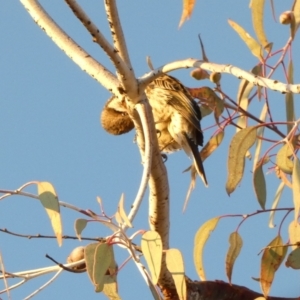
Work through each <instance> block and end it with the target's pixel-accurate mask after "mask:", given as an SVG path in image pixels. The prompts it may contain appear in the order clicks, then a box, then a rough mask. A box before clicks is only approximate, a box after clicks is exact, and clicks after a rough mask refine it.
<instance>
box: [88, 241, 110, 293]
mask: <svg viewBox="0 0 300 300" xmlns="http://www.w3.org/2000/svg"><path fill="white" fill-rule="evenodd" d="M84 258H85V262H86V268H87V273H88V275H89V277H90V280H91V281H92V283H93V284H94V285H95V291H96V292H97V293H98V292H101V291H102V290H103V287H104V275H105V274H106V273H107V270H108V269H109V267H110V266H111V264H112V262H113V261H114V254H113V247H112V246H110V245H108V244H106V243H93V244H89V245H87V246H86V248H85V251H84Z"/></svg>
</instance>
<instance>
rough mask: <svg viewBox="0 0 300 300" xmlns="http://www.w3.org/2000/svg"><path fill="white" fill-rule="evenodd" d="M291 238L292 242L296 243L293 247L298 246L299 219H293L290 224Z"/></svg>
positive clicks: (299, 235)
mask: <svg viewBox="0 0 300 300" xmlns="http://www.w3.org/2000/svg"><path fill="white" fill-rule="evenodd" d="M289 238H290V244H294V245H293V246H292V248H293V249H296V248H297V245H296V244H297V243H299V242H300V224H299V222H298V221H296V222H295V220H293V221H292V222H291V223H290V225H289Z"/></svg>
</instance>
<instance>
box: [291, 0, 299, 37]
mask: <svg viewBox="0 0 300 300" xmlns="http://www.w3.org/2000/svg"><path fill="white" fill-rule="evenodd" d="M292 11H293V13H294V22H292V24H291V37H292V39H294V37H295V34H296V31H297V30H298V28H299V25H300V0H295V1H294V5H293V9H292Z"/></svg>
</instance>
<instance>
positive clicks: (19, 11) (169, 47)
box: [0, 0, 300, 300]
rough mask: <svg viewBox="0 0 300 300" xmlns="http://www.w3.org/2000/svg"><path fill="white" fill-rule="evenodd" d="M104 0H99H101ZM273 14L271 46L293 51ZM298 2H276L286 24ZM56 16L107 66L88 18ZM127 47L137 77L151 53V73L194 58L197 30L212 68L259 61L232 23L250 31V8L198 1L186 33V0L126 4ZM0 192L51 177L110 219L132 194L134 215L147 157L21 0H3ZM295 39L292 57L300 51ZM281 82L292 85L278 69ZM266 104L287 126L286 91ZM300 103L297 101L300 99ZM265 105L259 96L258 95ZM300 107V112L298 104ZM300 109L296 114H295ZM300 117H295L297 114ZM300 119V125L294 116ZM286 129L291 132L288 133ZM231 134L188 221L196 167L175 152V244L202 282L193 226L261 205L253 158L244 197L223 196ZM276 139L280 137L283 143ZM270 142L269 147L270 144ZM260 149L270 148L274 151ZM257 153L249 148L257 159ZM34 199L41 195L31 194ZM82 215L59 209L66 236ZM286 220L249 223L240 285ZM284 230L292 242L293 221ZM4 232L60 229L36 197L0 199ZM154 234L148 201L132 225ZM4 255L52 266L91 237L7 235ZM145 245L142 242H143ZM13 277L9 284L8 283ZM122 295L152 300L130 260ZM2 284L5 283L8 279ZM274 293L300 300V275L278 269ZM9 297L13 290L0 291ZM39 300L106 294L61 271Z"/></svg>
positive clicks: (209, 271) (97, 232) (223, 242)
mask: <svg viewBox="0 0 300 300" xmlns="http://www.w3.org/2000/svg"><path fill="white" fill-rule="evenodd" d="M79 2H80V3H82V5H83V7H84V8H85V9H86V11H87V13H88V14H89V15H90V17H91V18H92V19H93V20H94V22H95V23H96V24H97V25H98V26H99V28H100V29H101V30H103V32H104V34H106V35H107V36H109V31H108V26H107V22H106V18H105V13H104V10H103V7H102V2H101V1H100V2H99V1H79ZM96 2H97V3H96ZM266 2H267V8H266V15H267V16H266V21H265V25H266V32H267V35H268V39H269V41H271V42H274V49H280V48H281V47H282V46H284V45H285V43H286V41H287V39H288V36H289V27H288V26H283V25H281V24H279V23H278V22H277V23H275V21H274V20H273V19H272V16H271V9H270V5H269V1H266ZM292 2H293V1H287V0H285V1H275V13H276V16H277V18H278V16H279V14H280V13H281V12H282V11H285V10H288V9H290V8H291V5H292ZM41 3H42V4H43V5H44V6H45V8H46V9H47V10H48V12H49V13H50V14H51V16H52V17H53V18H54V19H55V20H56V21H57V22H58V24H59V25H60V26H61V27H62V28H63V29H64V30H65V31H67V32H68V33H69V34H70V36H71V37H72V38H73V39H75V40H76V41H77V42H78V43H79V44H80V45H81V46H83V47H84V48H85V49H86V50H87V51H88V52H89V53H90V54H91V55H93V56H94V57H96V58H97V59H98V60H99V61H101V62H102V63H104V64H105V65H106V66H107V67H108V68H110V69H111V70H113V69H112V67H111V65H110V62H109V61H108V59H107V58H106V57H105V55H104V54H103V53H102V51H101V49H100V48H99V47H98V46H97V45H96V44H94V43H93V42H92V39H91V37H90V36H89V34H88V33H87V32H86V30H85V29H84V28H83V26H82V25H81V23H80V22H79V21H78V20H77V19H76V18H75V17H74V16H73V15H72V12H71V11H70V10H69V8H68V7H67V5H66V4H65V3H64V1H41ZM118 3H120V16H121V21H122V24H123V25H124V32H125V36H126V38H127V45H128V48H129V52H130V55H131V59H132V63H133V67H134V69H135V72H136V74H137V76H142V75H143V74H144V73H146V72H147V71H149V68H148V66H147V64H146V56H148V55H149V56H151V59H152V63H153V64H154V66H155V67H158V66H161V65H163V64H164V63H167V62H171V61H174V60H178V59H184V58H188V57H193V58H200V47H199V41H198V37H197V36H198V34H201V37H202V39H203V42H204V45H205V48H206V53H207V56H208V58H209V59H210V61H212V62H216V63H224V64H233V65H235V66H238V67H240V68H242V69H245V70H249V69H251V68H252V67H253V66H254V65H255V64H256V59H255V58H254V57H253V56H252V55H251V53H250V52H249V51H248V49H247V48H246V46H245V45H244V43H243V42H242V41H241V39H240V38H239V37H238V36H237V34H236V33H235V32H234V31H233V30H232V29H231V28H230V26H229V25H228V23H227V19H229V18H230V19H233V20H234V21H236V22H238V23H239V24H240V25H242V26H243V27H244V28H245V29H247V30H248V32H249V33H250V34H251V35H253V36H254V33H253V29H252V24H251V15H250V10H249V8H248V4H249V3H248V1H234V0H227V1H217V0H214V1H198V2H197V5H196V8H195V11H194V13H193V15H192V18H191V20H190V21H188V22H187V23H185V24H184V25H183V27H182V28H181V29H180V30H178V23H179V19H180V15H181V1H171V0H165V1H158V0H152V1H118ZM0 26H1V30H0V40H1V48H0V49H1V50H0V51H1V55H0V78H1V80H0V99H1V118H0V128H1V130H0V137H1V141H2V146H1V151H0V153H1V155H0V166H1V172H0V188H1V189H12V190H14V189H16V188H18V187H19V186H21V185H22V184H24V183H26V182H28V181H32V180H39V181H50V182H51V183H52V184H53V185H54V186H55V188H56V191H57V193H58V196H59V199H60V200H62V201H65V202H69V203H71V204H74V205H76V206H78V207H81V208H83V209H88V208H89V209H92V210H93V211H96V212H97V211H98V210H99V208H98V204H97V202H96V196H100V197H101V198H102V200H103V201H104V207H105V209H106V212H107V214H108V215H111V214H113V213H114V212H115V211H116V208H117V204H118V201H119V198H120V195H121V193H125V201H126V209H127V211H129V208H130V204H131V203H132V201H133V199H134V197H135V195H136V192H137V189H138V186H139V182H140V176H141V174H142V166H141V158H140V156H139V152H138V149H137V146H136V145H135V144H134V142H133V140H134V132H131V133H129V134H127V135H124V136H120V137H115V136H110V135H108V134H107V133H106V132H105V131H104V130H103V129H102V128H101V126H100V122H99V115H100V112H101V110H102V107H103V105H104V103H105V101H106V100H107V99H108V98H109V93H108V92H107V91H106V90H105V89H104V88H103V87H102V86H100V85H99V84H98V83H97V82H96V81H95V80H93V79H92V78H90V77H89V76H88V75H87V74H86V73H84V72H82V71H81V70H80V69H79V68H78V66H77V65H75V64H74V63H73V62H72V61H71V60H70V59H69V58H68V57H67V56H66V55H65V54H64V53H63V52H62V51H61V50H59V49H58V48H57V46H56V45H54V44H53V43H52V41H51V40H50V39H49V38H48V37H47V36H46V35H45V33H44V32H43V31H42V30H41V29H40V28H39V27H38V26H36V24H35V23H34V22H33V21H32V19H31V18H30V16H29V14H28V13H27V12H26V10H25V9H24V8H23V6H22V5H21V4H20V2H19V1H2V2H1V4H0ZM299 48H300V45H299V37H297V38H296V41H295V43H294V50H293V53H294V54H297V53H299V51H300V49H299ZM294 58H295V61H294V64H295V65H294V67H295V82H299V67H300V65H299V60H298V61H297V59H298V57H297V55H294ZM189 72H190V71H189V70H182V71H177V72H173V73H172V74H173V75H174V76H176V77H178V78H180V80H181V81H182V82H183V83H184V84H185V85H186V86H189V87H199V86H202V85H208V86H211V87H212V84H211V83H210V82H208V81H206V82H198V81H195V80H194V79H192V78H191V77H190V76H189ZM274 78H276V79H279V80H284V78H283V77H282V75H281V74H280V72H277V73H276V74H275V76H274ZM238 84H239V80H238V79H235V78H232V77H231V76H229V75H224V76H223V82H222V86H223V89H224V91H225V92H226V93H227V94H228V95H230V96H231V97H232V98H235V97H236V94H237V88H238ZM269 99H270V101H271V102H273V101H274V102H276V106H275V105H273V103H272V107H273V108H274V111H273V114H274V116H281V119H280V120H284V118H285V114H284V113H283V114H282V115H280V112H284V107H285V106H284V96H282V95H281V94H279V93H275V92H270V93H269ZM297 100H298V96H295V101H297ZM255 101H256V102H257V100H255ZM296 107H297V105H296ZM254 108H257V109H256V110H255V109H254V110H253V112H254V113H256V114H259V113H260V109H261V104H259V103H258V104H257V103H255V105H254ZM298 111H299V110H298ZM296 112H297V110H296ZM297 117H298V116H297V113H296V118H297ZM212 124H214V119H213V116H209V117H206V118H205V119H204V120H203V121H202V128H203V129H204V136H205V140H206V141H207V140H208V139H209V138H210V136H211V135H212V134H213V132H214V130H215V128H214V129H207V128H208V127H209V126H210V125H212ZM284 131H285V128H284ZM232 133H233V129H230V128H227V129H226V132H225V137H226V138H225V140H224V143H223V145H222V146H221V147H220V148H219V149H218V150H217V151H216V152H215V153H214V154H213V155H212V156H211V157H209V159H207V161H205V169H206V174H207V178H208V181H209V188H205V187H204V186H203V184H202V182H200V180H199V179H198V180H197V188H196V190H195V191H194V192H193V194H192V197H191V199H190V202H189V205H188V207H187V210H186V212H185V213H184V214H182V206H183V203H184V199H185V195H186V191H187V188H188V185H189V180H190V177H189V174H188V173H184V174H183V173H182V171H183V170H184V169H186V168H187V167H188V166H189V164H190V161H189V159H188V158H187V157H186V155H185V154H184V153H182V152H177V153H175V154H172V155H170V156H169V158H168V161H167V162H166V165H167V169H168V173H169V181H170V188H171V219H170V222H171V238H170V245H171V247H173V248H179V249H180V250H181V251H182V253H183V255H184V259H185V266H186V274H187V275H188V276H189V277H190V278H192V279H194V280H198V277H197V274H196V271H195V268H194V265H193V259H192V257H193V251H192V249H193V243H194V240H193V239H194V234H195V232H196V230H197V229H198V228H199V227H200V226H201V224H203V223H204V222H205V221H207V220H208V219H210V218H212V217H215V216H219V215H226V214H233V213H243V214H248V213H252V212H254V211H256V210H257V209H260V207H259V205H258V203H257V201H256V198H255V195H254V192H253V187H252V176H251V171H252V162H246V168H245V177H244V179H243V180H242V182H241V184H240V186H239V187H238V188H237V190H236V191H235V192H234V193H233V194H232V195H231V196H230V197H228V196H227V194H226V191H225V182H226V169H227V166H226V160H227V155H228V143H229V141H230V137H231V136H232ZM275 138H276V139H277V138H278V137H275ZM269 146H270V145H266V147H269ZM266 147H265V148H264V149H267V148H266ZM252 153H253V152H252ZM267 171H268V170H267V168H265V172H266V173H268V175H266V178H267V184H268V186H267V188H268V190H267V192H268V195H267V208H270V207H271V205H272V201H273V197H274V194H275V191H276V189H277V186H278V184H279V180H278V179H275V178H274V175H273V174H272V173H270V172H267ZM28 191H30V192H34V193H35V192H36V191H35V188H30V189H28ZM291 205H292V197H291V193H290V192H284V194H283V199H282V203H281V206H282V207H288V206H291ZM79 217H81V216H80V215H79V214H76V213H75V212H72V211H71V212H70V211H68V210H66V209H64V208H62V218H63V226H64V234H66V235H74V229H73V224H74V221H75V219H76V218H79ZM282 217H283V214H280V213H278V214H277V216H276V218H275V223H276V224H277V227H276V228H275V229H269V228H268V214H267V213H266V214H260V215H258V216H255V217H253V218H250V219H249V220H248V221H247V222H246V223H244V225H243V226H242V228H241V229H240V234H241V235H242V237H243V240H244V247H243V249H242V252H241V255H240V257H239V258H238V259H237V262H236V265H235V269H234V272H233V277H232V280H233V283H235V284H239V285H244V286H247V287H249V288H251V289H253V290H256V291H260V287H259V283H258V282H256V281H254V280H253V279H251V277H256V278H257V277H259V266H260V256H258V255H257V254H258V253H259V252H260V250H261V249H262V248H263V247H264V246H266V245H267V244H268V243H269V242H270V241H271V240H272V239H273V238H274V237H275V236H276V234H277V232H278V225H279V224H280V221H281V219H282ZM289 220H290V218H289V219H288V221H286V222H285V223H284V225H283V230H282V232H283V233H284V236H283V238H284V241H287V235H286V232H287V225H288V224H289V222H290V221H289ZM238 222H239V219H236V218H227V219H222V220H221V221H220V223H219V225H218V227H217V228H216V230H215V231H214V232H213V234H212V236H211V238H210V240H209V241H208V243H207V246H206V248H205V269H206V275H207V279H208V280H215V279H218V280H224V281H226V280H227V279H226V275H225V263H224V259H225V256H226V251H227V248H228V237H229V234H230V233H231V232H233V231H234V230H235V229H236V226H237V224H238ZM0 228H7V229H9V230H11V231H14V232H18V233H22V234H38V233H39V234H52V230H51V227H50V223H49V220H48V218H47V216H46V213H45V212H44V210H43V208H42V206H41V205H40V204H39V203H38V202H37V201H36V200H34V199H29V198H24V197H10V198H7V199H5V200H4V201H2V202H1V203H0ZM139 229H148V218H147V198H145V200H144V202H143V205H142V207H141V209H140V211H139V215H138V217H137V219H136V220H135V222H134V228H133V229H132V230H131V231H130V232H129V233H130V234H132V233H133V232H135V231H136V230H139ZM109 233H110V232H109V231H108V230H107V229H106V228H104V227H103V226H101V225H100V224H99V225H98V224H96V223H93V224H89V226H88V228H87V229H86V230H85V231H84V236H87V237H102V236H106V235H108V234H109ZM0 235H1V239H0V241H1V242H0V251H1V255H2V259H3V263H4V265H5V268H6V270H7V271H9V272H16V271H21V270H27V269H33V268H41V267H46V266H49V265H51V264H52V263H51V262H50V261H49V260H47V259H46V258H45V254H46V253H47V254H49V255H50V256H52V257H54V258H55V259H57V260H58V261H60V262H64V261H65V259H66V257H67V256H68V254H69V252H70V251H71V250H72V249H73V248H74V247H76V246H77V245H85V244H87V242H78V241H69V240H66V241H64V243H63V246H62V247H61V248H59V247H58V246H57V243H56V241H55V240H53V239H31V240H28V239H22V238H17V237H14V236H11V235H7V234H4V233H1V234H0ZM136 242H137V243H138V242H139V238H138V239H137V240H136ZM127 255H128V254H127V252H126V251H124V249H121V250H120V249H116V258H117V261H118V263H119V264H122V262H123V261H124V260H125V259H126V258H127ZM49 278H50V277H49V276H46V277H40V278H37V279H35V280H31V281H30V282H28V283H27V284H26V285H23V286H22V287H20V288H19V289H17V290H14V291H12V292H11V297H12V299H22V298H24V297H25V296H27V295H28V294H30V293H31V292H32V291H34V290H35V289H36V288H38V287H39V286H41V285H42V284H43V283H44V282H46V281H47V280H48V279H49ZM12 282H13V281H9V283H10V284H11V283H12ZM118 282H119V291H120V295H121V297H122V298H123V299H151V294H150V292H149V291H148V288H147V286H146V284H145V282H144V281H143V279H142V278H141V276H140V274H139V272H138V270H137V269H136V267H135V265H134V264H133V263H132V262H129V263H128V264H127V265H126V266H125V267H124V269H123V270H122V271H121V272H120V274H119V276H118ZM2 288H3V284H2ZM271 294H272V295H276V296H284V297H296V296H299V295H300V284H299V272H296V271H293V270H291V269H287V268H286V267H284V266H282V267H281V269H280V270H279V272H278V274H276V278H275V281H274V284H273V287H272V290H271ZM1 298H2V299H7V295H3V296H2V295H1ZM37 299H42V300H44V299H105V297H104V296H103V295H98V294H95V293H94V288H93V286H92V284H91V283H90V282H89V280H88V278H87V275H86V274H81V275H75V274H70V273H67V272H64V273H63V274H62V275H61V276H60V277H59V278H58V280H56V281H55V282H54V283H53V284H52V285H50V286H49V287H48V288H47V289H46V290H44V291H42V292H41V293H40V294H39V295H38V296H37Z"/></svg>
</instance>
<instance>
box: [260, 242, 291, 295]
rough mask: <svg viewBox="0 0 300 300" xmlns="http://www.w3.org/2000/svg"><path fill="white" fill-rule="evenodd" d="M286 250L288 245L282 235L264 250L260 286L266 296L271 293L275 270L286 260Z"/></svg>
mask: <svg viewBox="0 0 300 300" xmlns="http://www.w3.org/2000/svg"><path fill="white" fill-rule="evenodd" d="M281 246H282V247H281ZM286 252H287V247H286V246H284V245H283V242H282V238H281V237H280V236H276V237H275V239H273V240H272V241H271V242H270V244H269V245H268V248H266V249H265V250H264V253H263V255H262V259H261V269H260V286H261V289H262V291H263V294H264V296H265V297H267V296H268V295H269V292H270V289H271V285H272V282H273V279H274V276H275V272H276V271H277V270H278V268H279V266H280V264H281V263H282V261H283V260H284V257H285V255H286Z"/></svg>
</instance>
